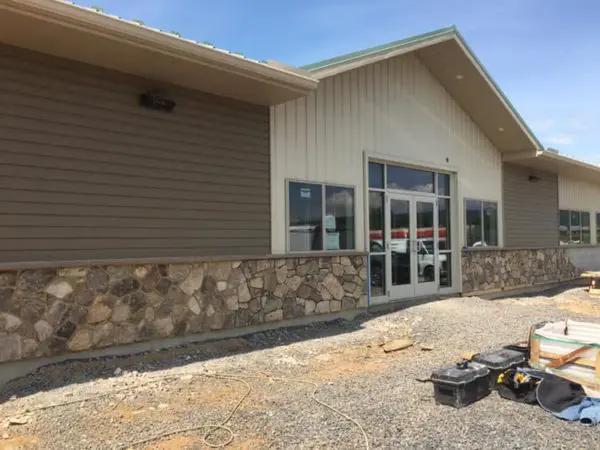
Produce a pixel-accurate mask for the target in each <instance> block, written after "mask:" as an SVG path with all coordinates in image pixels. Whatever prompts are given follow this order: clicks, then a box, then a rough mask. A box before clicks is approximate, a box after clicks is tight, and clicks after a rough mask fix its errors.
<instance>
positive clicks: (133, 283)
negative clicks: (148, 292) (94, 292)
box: [110, 278, 140, 298]
mask: <svg viewBox="0 0 600 450" xmlns="http://www.w3.org/2000/svg"><path fill="white" fill-rule="evenodd" d="M139 288H140V282H139V281H138V280H136V279H135V278H123V279H122V280H118V281H117V282H116V283H115V284H114V285H112V286H111V288H110V293H111V294H112V295H114V296H115V297H118V298H121V297H124V296H125V295H127V294H131V293H133V292H135V291H137V290H138V289H139Z"/></svg>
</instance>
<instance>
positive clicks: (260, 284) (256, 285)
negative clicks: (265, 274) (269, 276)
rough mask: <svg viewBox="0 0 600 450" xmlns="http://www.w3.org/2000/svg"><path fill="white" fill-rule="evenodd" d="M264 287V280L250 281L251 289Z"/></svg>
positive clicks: (253, 279)
mask: <svg viewBox="0 0 600 450" xmlns="http://www.w3.org/2000/svg"><path fill="white" fill-rule="evenodd" d="M263 286H264V280H263V279H262V278H252V279H251V280H250V287H253V288H256V289H262V288H263Z"/></svg>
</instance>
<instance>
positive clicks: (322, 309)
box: [315, 301, 330, 314]
mask: <svg viewBox="0 0 600 450" xmlns="http://www.w3.org/2000/svg"><path fill="white" fill-rule="evenodd" d="M329 311H330V310H329V302H328V301H322V302H319V303H317V306H316V307H315V313H316V314H326V313H328V312H329Z"/></svg>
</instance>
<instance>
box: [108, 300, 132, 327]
mask: <svg viewBox="0 0 600 450" xmlns="http://www.w3.org/2000/svg"><path fill="white" fill-rule="evenodd" d="M130 315H131V307H130V306H129V305H128V304H127V303H125V302H122V301H118V302H117V303H116V304H115V306H114V308H113V312H112V316H111V318H110V320H112V321H113V322H116V323H123V322H127V320H129V317H130Z"/></svg>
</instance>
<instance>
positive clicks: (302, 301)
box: [296, 297, 306, 306]
mask: <svg viewBox="0 0 600 450" xmlns="http://www.w3.org/2000/svg"><path fill="white" fill-rule="evenodd" d="M305 303H306V299H305V298H300V297H296V304H298V305H302V306H304V304H305Z"/></svg>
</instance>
